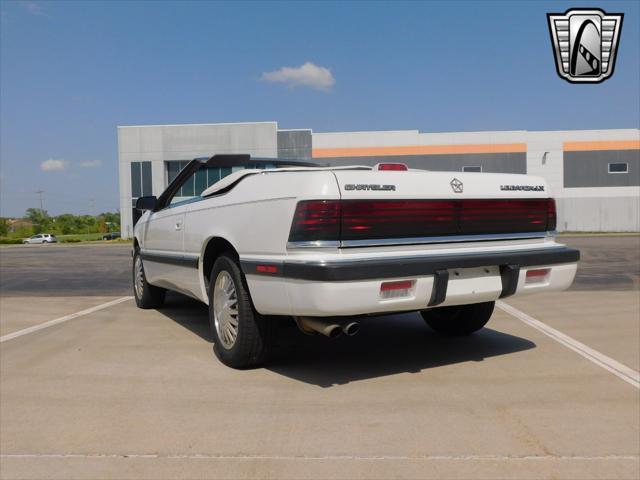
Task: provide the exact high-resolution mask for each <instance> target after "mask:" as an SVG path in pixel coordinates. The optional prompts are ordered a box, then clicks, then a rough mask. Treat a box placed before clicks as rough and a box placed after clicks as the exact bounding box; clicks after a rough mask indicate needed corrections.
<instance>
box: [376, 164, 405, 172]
mask: <svg viewBox="0 0 640 480" xmlns="http://www.w3.org/2000/svg"><path fill="white" fill-rule="evenodd" d="M373 169H374V170H380V171H382V170H386V171H397V172H406V171H407V170H409V169H408V168H407V166H406V165H405V164H404V163H378V164H376V166H375V167H373Z"/></svg>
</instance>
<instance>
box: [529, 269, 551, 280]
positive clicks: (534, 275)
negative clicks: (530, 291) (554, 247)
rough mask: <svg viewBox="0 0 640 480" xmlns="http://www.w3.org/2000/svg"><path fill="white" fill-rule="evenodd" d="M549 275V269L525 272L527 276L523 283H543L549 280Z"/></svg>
mask: <svg viewBox="0 0 640 480" xmlns="http://www.w3.org/2000/svg"><path fill="white" fill-rule="evenodd" d="M549 273H551V269H550V268H538V269H535V270H527V275H526V278H525V282H524V283H525V284H532V283H534V284H535V283H545V282H546V281H547V280H548V278H549Z"/></svg>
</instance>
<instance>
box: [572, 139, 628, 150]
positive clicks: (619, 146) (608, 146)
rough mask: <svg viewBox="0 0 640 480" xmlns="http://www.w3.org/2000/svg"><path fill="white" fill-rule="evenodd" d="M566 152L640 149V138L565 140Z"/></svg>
mask: <svg viewBox="0 0 640 480" xmlns="http://www.w3.org/2000/svg"><path fill="white" fill-rule="evenodd" d="M562 149H563V150H564V151H565V152H585V151H592V150H640V140H605V141H598V142H564V143H563V144H562Z"/></svg>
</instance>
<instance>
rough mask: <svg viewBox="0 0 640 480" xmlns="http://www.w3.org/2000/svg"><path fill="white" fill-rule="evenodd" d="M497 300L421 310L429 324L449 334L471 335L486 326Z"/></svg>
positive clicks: (442, 332) (441, 332)
mask: <svg viewBox="0 0 640 480" xmlns="http://www.w3.org/2000/svg"><path fill="white" fill-rule="evenodd" d="M494 306H495V302H485V303H473V304H471V305H457V306H453V307H440V308H433V309H430V310H423V311H422V312H420V314H421V315H422V318H423V319H424V321H425V322H427V325H429V326H430V327H431V328H432V329H433V330H435V331H436V332H438V333H440V334H442V335H448V336H462V335H470V334H472V333H473V332H477V331H478V330H480V329H481V328H482V327H484V326H485V325H486V324H487V322H488V321H489V319H490V318H491V314H492V313H493V307H494Z"/></svg>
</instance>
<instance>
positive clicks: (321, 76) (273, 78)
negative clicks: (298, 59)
mask: <svg viewBox="0 0 640 480" xmlns="http://www.w3.org/2000/svg"><path fill="white" fill-rule="evenodd" d="M262 79H263V80H265V81H267V82H274V83H284V84H285V85H286V86H287V87H289V88H295V87H300V86H302V87H311V88H315V89H317V90H325V91H327V90H331V87H333V86H334V85H335V84H336V79H335V78H333V75H332V74H331V70H329V69H328V68H326V67H320V66H318V65H315V64H313V63H311V62H306V63H304V64H303V65H300V66H299V67H282V68H281V69H279V70H274V71H273V72H264V73H263V74H262Z"/></svg>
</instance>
